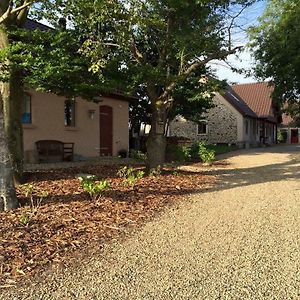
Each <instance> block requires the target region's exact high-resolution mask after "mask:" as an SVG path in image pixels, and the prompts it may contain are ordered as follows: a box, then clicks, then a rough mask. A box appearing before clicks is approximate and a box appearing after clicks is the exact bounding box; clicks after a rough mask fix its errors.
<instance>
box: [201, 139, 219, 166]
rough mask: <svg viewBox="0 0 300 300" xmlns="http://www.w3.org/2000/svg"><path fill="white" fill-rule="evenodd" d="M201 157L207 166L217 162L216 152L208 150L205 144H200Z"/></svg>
mask: <svg viewBox="0 0 300 300" xmlns="http://www.w3.org/2000/svg"><path fill="white" fill-rule="evenodd" d="M198 154H199V157H200V159H201V160H202V161H203V162H204V163H207V164H211V163H212V162H213V161H214V160H215V156H216V155H215V151H214V150H211V149H208V148H207V147H206V145H205V144H204V143H199V152H198Z"/></svg>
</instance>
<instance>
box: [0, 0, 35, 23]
mask: <svg viewBox="0 0 300 300" xmlns="http://www.w3.org/2000/svg"><path fill="white" fill-rule="evenodd" d="M34 2H35V0H32V1H30V0H29V1H25V2H24V4H22V5H21V6H18V7H16V8H13V1H12V0H11V1H10V2H9V5H8V8H7V10H6V12H5V13H4V14H3V15H2V16H1V17H0V25H1V24H3V23H4V22H5V21H6V20H7V19H8V18H10V17H11V16H12V15H16V14H17V13H18V12H21V11H22V10H26V9H27V8H28V7H29V6H31V5H32V4H33V3H34Z"/></svg>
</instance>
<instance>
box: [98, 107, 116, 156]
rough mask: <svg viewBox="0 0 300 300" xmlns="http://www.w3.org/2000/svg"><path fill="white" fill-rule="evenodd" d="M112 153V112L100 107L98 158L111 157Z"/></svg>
mask: <svg viewBox="0 0 300 300" xmlns="http://www.w3.org/2000/svg"><path fill="white" fill-rule="evenodd" d="M112 153H113V110H112V107H110V106H106V105H101V106H100V156H112Z"/></svg>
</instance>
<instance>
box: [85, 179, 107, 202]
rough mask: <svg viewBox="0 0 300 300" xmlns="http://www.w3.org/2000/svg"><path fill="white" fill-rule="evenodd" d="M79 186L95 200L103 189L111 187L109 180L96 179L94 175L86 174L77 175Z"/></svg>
mask: <svg viewBox="0 0 300 300" xmlns="http://www.w3.org/2000/svg"><path fill="white" fill-rule="evenodd" d="M79 180H80V184H81V187H82V188H83V190H84V191H85V192H87V193H88V194H89V196H90V198H91V199H92V200H96V199H97V198H99V197H100V196H101V193H102V192H103V191H104V190H107V189H109V188H110V187H111V185H110V182H109V181H107V180H102V181H97V180H96V177H95V176H93V175H91V176H86V177H79Z"/></svg>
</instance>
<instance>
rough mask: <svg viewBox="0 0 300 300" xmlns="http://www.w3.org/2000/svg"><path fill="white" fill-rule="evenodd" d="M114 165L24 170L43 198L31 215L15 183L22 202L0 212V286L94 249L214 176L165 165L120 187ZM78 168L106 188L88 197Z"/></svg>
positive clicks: (9, 285) (5, 285) (64, 262)
mask: <svg viewBox="0 0 300 300" xmlns="http://www.w3.org/2000/svg"><path fill="white" fill-rule="evenodd" d="M117 170H118V169H117V167H114V166H95V167H85V168H72V169H61V170H51V171H42V172H32V173H28V174H27V179H26V182H27V185H28V184H32V185H33V190H34V193H33V195H34V196H33V199H35V201H37V200H38V199H39V197H40V195H41V194H43V195H44V198H43V201H42V203H41V205H40V207H39V208H38V209H37V212H36V213H35V214H31V208H30V199H29V198H28V197H26V191H25V189H24V185H21V186H20V187H18V188H17V194H18V197H19V199H20V203H21V207H20V208H18V209H17V210H15V211H11V212H6V213H0V288H6V287H11V286H15V285H17V284H18V283H20V282H21V281H22V280H23V279H28V278H34V276H36V275H37V274H38V273H40V272H41V271H43V270H46V269H49V267H50V266H53V265H55V264H57V265H64V264H68V263H70V261H72V260H74V259H75V258H76V257H78V255H79V256H80V255H81V254H82V253H86V251H88V249H92V248H93V249H94V250H95V249H96V251H97V250H98V251H99V249H101V245H103V244H104V243H106V242H108V241H110V240H112V239H114V238H118V237H120V236H121V235H124V233H126V232H128V231H130V230H132V229H134V228H138V226H140V225H141V224H143V222H145V221H146V220H149V219H151V217H153V216H154V215H155V213H158V212H160V211H162V209H163V208H164V207H166V206H168V205H171V204H174V203H178V201H180V200H183V199H184V198H185V196H186V195H188V194H192V193H196V192H199V191H201V190H203V188H205V187H207V185H208V184H211V183H213V182H214V181H215V178H214V177H213V176H207V175H205V176H203V175H201V173H189V172H180V171H178V172H173V171H171V170H164V172H163V173H162V174H161V175H159V176H155V177H144V178H143V179H141V180H139V181H138V183H137V184H136V186H135V187H134V188H133V189H132V188H130V187H125V186H124V184H123V181H122V179H120V178H118V177H117V175H116V173H117ZM80 173H85V174H86V173H87V174H93V175H96V176H98V177H99V178H105V179H108V180H110V182H111V188H110V189H109V190H106V191H104V192H103V194H102V196H101V198H99V199H97V200H91V199H90V197H89V196H88V194H87V193H86V192H84V191H83V190H82V188H81V186H80V181H79V179H78V178H77V175H78V174H80ZM25 186H26V185H25ZM45 195H46V197H45Z"/></svg>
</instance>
